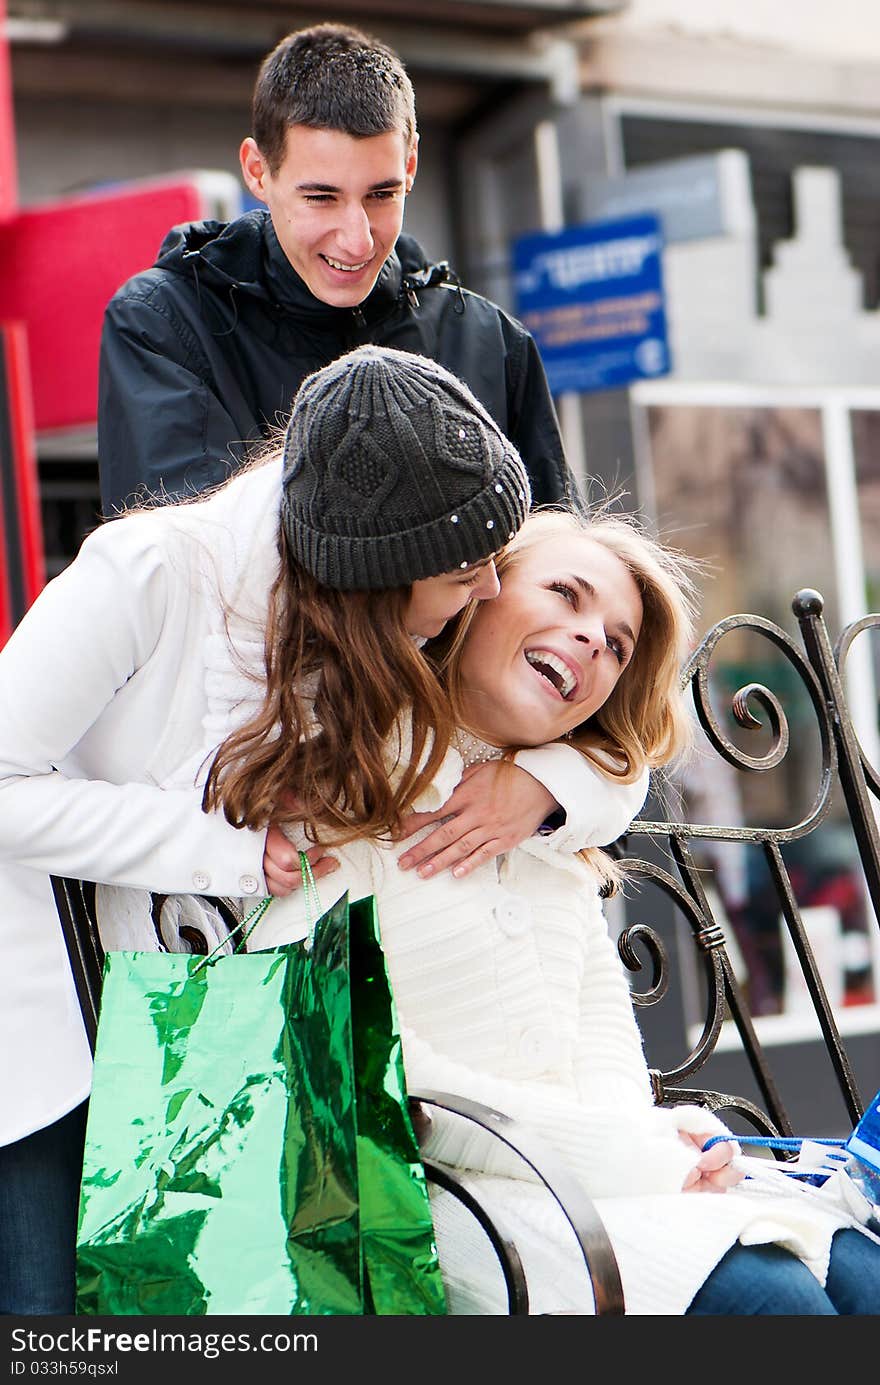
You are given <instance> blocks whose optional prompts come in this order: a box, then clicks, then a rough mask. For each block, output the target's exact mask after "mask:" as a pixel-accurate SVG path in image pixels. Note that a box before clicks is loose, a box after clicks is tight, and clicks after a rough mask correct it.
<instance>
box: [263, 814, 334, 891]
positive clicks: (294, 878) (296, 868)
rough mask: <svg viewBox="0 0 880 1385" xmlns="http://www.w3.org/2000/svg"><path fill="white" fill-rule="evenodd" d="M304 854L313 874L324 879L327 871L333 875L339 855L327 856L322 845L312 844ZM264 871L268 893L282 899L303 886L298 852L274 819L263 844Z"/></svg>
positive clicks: (316, 877)
mask: <svg viewBox="0 0 880 1385" xmlns="http://www.w3.org/2000/svg"><path fill="white" fill-rule="evenodd" d="M305 854H306V856H307V858H308V860H309V864H310V865H311V867H312V875H313V876H314V877H315V879H316V880H321V879H323V877H324V876H325V875H331V874H332V873H333V871H334V870H338V868H339V861H338V860H337V858H336V857H335V856H328V855H327V854H326V851H325V849H324V847H323V846H311V847H309V849H308V851H307V852H306V853H305ZM263 874H264V876H265V877H266V889H267V890H268V892H269V894H271V895H275V896H276V897H277V898H280V899H283V898H284V896H285V895H289V894H292V893H293V891H294V890H298V889H300V888H301V886H302V870H301V868H300V863H299V852H298V851H297V849H296V847H295V846H294V845H293V843H292V842H291V841H290V840H289V839H288V837H286V836H285V834H284V831H283V830H282V828H280V827H279V826H278V825H277V824H276V823H274V822H273V823H272V825H271V826H270V827H269V829H268V831H267V832H266V845H265V847H264V848H263Z"/></svg>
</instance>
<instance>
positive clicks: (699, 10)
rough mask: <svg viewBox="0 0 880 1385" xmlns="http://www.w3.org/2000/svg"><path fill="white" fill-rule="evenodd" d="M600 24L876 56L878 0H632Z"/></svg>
mask: <svg viewBox="0 0 880 1385" xmlns="http://www.w3.org/2000/svg"><path fill="white" fill-rule="evenodd" d="M603 26H607V27H608V28H612V29H616V30H621V31H626V30H638V31H645V30H650V29H666V30H670V29H672V30H679V31H681V32H682V33H685V34H692V35H717V36H718V37H724V38H735V39H739V40H741V41H744V42H747V43H750V44H767V45H771V46H775V47H779V48H781V49H783V50H786V51H788V52H802V53H812V54H818V55H822V56H827V57H831V58H845V57H847V56H850V57H853V58H856V59H858V60H860V61H864V60H866V59H870V58H872V57H876V58H880V4H878V0H834V3H833V4H829V3H828V0H781V2H780V0H736V3H733V0H630V4H629V7H628V8H627V9H626V10H625V11H624V12H623V13H622V14H620V15H616V16H614V17H613V18H612V19H608V20H605V21H603V24H602V25H600V26H599V27H603Z"/></svg>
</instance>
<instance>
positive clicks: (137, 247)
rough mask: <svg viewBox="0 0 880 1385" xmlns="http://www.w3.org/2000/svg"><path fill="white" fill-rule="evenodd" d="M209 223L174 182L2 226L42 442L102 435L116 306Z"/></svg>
mask: <svg viewBox="0 0 880 1385" xmlns="http://www.w3.org/2000/svg"><path fill="white" fill-rule="evenodd" d="M0 3H2V0H0ZM205 214H206V210H205V203H204V198H203V196H202V194H201V192H200V190H199V188H198V186H197V184H196V183H195V182H194V181H192V180H190V179H186V178H175V179H163V180H157V181H155V182H152V181H151V182H149V183H140V182H139V183H137V184H129V185H125V186H122V187H119V188H114V189H112V190H109V191H107V192H103V193H96V194H91V195H89V196H85V197H71V198H65V200H64V201H63V202H55V203H50V204H47V205H44V206H39V207H32V208H27V209H26V210H23V211H21V212H19V214H18V215H17V216H16V217H15V218H14V219H13V220H12V221H9V222H6V223H5V224H0V264H2V265H3V274H2V275H0V319H4V318H5V319H19V320H22V321H23V322H24V323H25V324H26V326H27V339H28V348H29V352H30V373H31V380H32V383H33V397H34V423H35V427H36V430H37V432H38V433H41V432H43V431H46V430H50V429H66V428H80V427H89V428H91V427H94V424H95V415H96V411H97V396H98V350H99V346H100V340H101V323H102V320H103V315H104V309H105V307H106V306H107V301H108V299H109V298H110V297H111V296H112V294H113V293H114V292H115V290H116V289H117V288H118V287H119V285H120V284H122V283H123V282H124V281H125V280H126V279H128V278H129V277H130V276H131V275H132V274H135V273H137V271H138V270H141V269H146V268H147V267H148V266H149V265H151V264H152V263H153V261H154V260H155V258H156V253H157V251H158V249H159V246H160V244H161V242H162V239H163V238H164V236H165V234H166V232H167V231H168V230H169V228H170V227H171V226H173V225H175V224H176V223H177V222H181V221H191V220H198V219H199V218H200V217H202V216H204V215H205Z"/></svg>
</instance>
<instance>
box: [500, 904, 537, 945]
mask: <svg viewBox="0 0 880 1385" xmlns="http://www.w3.org/2000/svg"><path fill="white" fill-rule="evenodd" d="M494 912H495V921H496V923H497V924H498V927H499V928H500V929H501V931H502V933H506V934H507V936H508V937H509V938H516V937H519V936H520V935H521V934H522V933H525V931H526V929H527V928H528V927H529V924H530V923H531V921H532V911H531V908H530V906H529V903H528V900H525V899H520V898H519V897H518V896H517V895H514V894H509V895H506V896H505V897H504V898H503V899H501V900H500V901H499V902H498V903H497V904H496V905H495V910H494Z"/></svg>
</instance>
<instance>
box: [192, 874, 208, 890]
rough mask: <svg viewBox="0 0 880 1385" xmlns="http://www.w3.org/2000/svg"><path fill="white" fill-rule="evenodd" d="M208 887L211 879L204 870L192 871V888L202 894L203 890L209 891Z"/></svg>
mask: <svg viewBox="0 0 880 1385" xmlns="http://www.w3.org/2000/svg"><path fill="white" fill-rule="evenodd" d="M210 887H211V877H210V875H209V874H208V872H207V871H206V870H194V871H193V888H194V889H196V890H198V892H199V894H204V893H205V890H207V889H210Z"/></svg>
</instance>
